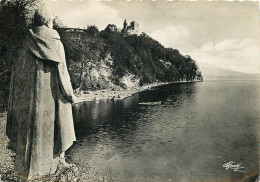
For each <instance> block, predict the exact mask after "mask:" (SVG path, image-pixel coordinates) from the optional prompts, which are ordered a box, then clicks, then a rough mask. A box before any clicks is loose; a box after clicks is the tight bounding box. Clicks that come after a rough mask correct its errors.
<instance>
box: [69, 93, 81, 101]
mask: <svg viewBox="0 0 260 182" xmlns="http://www.w3.org/2000/svg"><path fill="white" fill-rule="evenodd" d="M71 100H72V103H77V102H78V100H79V99H78V97H76V96H75V95H74V94H73V95H72V99H71Z"/></svg>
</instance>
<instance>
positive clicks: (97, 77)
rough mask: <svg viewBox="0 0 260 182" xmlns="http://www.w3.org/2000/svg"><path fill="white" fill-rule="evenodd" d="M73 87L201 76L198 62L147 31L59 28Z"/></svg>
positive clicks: (119, 85) (136, 84) (92, 87)
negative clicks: (97, 30)
mask: <svg viewBox="0 0 260 182" xmlns="http://www.w3.org/2000/svg"><path fill="white" fill-rule="evenodd" d="M59 33H60V35H61V40H62V42H63V44H64V48H65V52H66V59H67V63H68V68H69V72H70V75H71V79H72V83H73V87H74V89H78V90H99V89H106V88H114V89H120V88H132V87H139V86H142V85H145V84H150V83H154V82H171V81H178V80H193V79H202V76H201V73H200V72H199V71H198V70H199V69H198V66H197V64H196V62H195V61H194V60H192V59H191V58H190V57H189V56H183V55H181V54H180V53H179V51H178V50H174V49H171V48H164V47H163V46H162V45H161V44H160V43H159V42H157V41H156V40H154V39H152V38H151V37H149V36H147V35H146V34H144V33H143V34H141V35H140V36H137V35H128V36H123V35H122V34H121V33H119V32H113V31H109V30H104V31H101V32H96V33H95V35H91V34H89V33H86V31H85V30H78V29H77V30H71V31H67V30H64V29H60V30H59Z"/></svg>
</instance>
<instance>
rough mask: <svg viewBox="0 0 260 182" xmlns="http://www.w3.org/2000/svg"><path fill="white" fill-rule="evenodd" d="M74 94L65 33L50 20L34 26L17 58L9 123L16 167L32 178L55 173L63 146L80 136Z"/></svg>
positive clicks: (9, 133)
mask: <svg viewBox="0 0 260 182" xmlns="http://www.w3.org/2000/svg"><path fill="white" fill-rule="evenodd" d="M72 95H73V89H72V86H71V82H70V76H69V73H68V70H67V66H66V61H65V53H64V47H63V45H62V43H61V41H60V36H59V34H58V33H57V32H56V31H55V30H53V29H51V28H48V27H47V26H45V25H44V26H40V27H37V28H35V29H34V30H31V29H30V30H29V32H28V35H27V37H26V38H25V41H24V44H23V49H22V50H21V51H20V52H19V54H18V59H16V60H15V62H14V68H13V72H12V75H11V86H10V96H9V107H8V116H7V128H6V134H7V136H8V137H9V138H10V140H11V142H12V143H13V146H14V149H15V150H16V160H15V169H16V170H17V171H19V172H21V173H23V174H25V176H26V177H28V178H29V179H32V178H34V177H36V176H42V175H46V174H52V173H54V172H55V171H56V168H57V161H58V159H59V158H58V156H59V154H60V152H62V151H66V150H67V149H68V148H69V147H70V146H71V145H72V144H73V141H75V140H76V137H75V132H74V125H73V118H72V106H71V101H72Z"/></svg>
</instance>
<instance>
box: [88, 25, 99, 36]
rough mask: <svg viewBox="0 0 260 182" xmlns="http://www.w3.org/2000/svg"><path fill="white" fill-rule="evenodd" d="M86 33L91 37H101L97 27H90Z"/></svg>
mask: <svg viewBox="0 0 260 182" xmlns="http://www.w3.org/2000/svg"><path fill="white" fill-rule="evenodd" d="M86 32H87V33H88V34H90V35H93V36H98V35H99V30H98V28H97V27H96V26H95V25H91V26H88V27H87V29H86Z"/></svg>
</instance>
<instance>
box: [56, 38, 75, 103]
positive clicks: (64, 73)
mask: <svg viewBox="0 0 260 182" xmlns="http://www.w3.org/2000/svg"><path fill="white" fill-rule="evenodd" d="M57 44H58V46H57V47H58V48H59V52H60V56H61V62H60V63H58V74H59V81H60V86H61V90H62V93H63V95H64V97H65V98H66V99H67V100H69V101H72V95H73V89H72V86H71V82H70V76H69V73H68V70H67V65H66V61H65V52H64V47H63V45H62V43H61V41H60V40H58V42H57Z"/></svg>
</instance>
